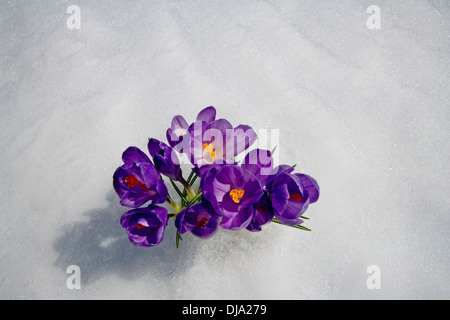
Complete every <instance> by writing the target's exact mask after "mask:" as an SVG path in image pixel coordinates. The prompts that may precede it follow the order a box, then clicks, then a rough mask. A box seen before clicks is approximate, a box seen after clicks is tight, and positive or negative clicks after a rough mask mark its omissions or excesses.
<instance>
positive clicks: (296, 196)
mask: <svg viewBox="0 0 450 320" xmlns="http://www.w3.org/2000/svg"><path fill="white" fill-rule="evenodd" d="M289 199H292V200H295V201H298V202H302V196H301V195H300V193H294V194H292V195H291V196H290V197H289Z"/></svg>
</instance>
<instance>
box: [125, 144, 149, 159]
mask: <svg viewBox="0 0 450 320" xmlns="http://www.w3.org/2000/svg"><path fill="white" fill-rule="evenodd" d="M122 160H123V162H124V163H133V162H150V159H149V157H148V156H147V155H146V154H145V153H144V152H142V151H141V150H140V149H139V148H137V147H128V148H127V149H126V150H125V151H124V152H123V154H122Z"/></svg>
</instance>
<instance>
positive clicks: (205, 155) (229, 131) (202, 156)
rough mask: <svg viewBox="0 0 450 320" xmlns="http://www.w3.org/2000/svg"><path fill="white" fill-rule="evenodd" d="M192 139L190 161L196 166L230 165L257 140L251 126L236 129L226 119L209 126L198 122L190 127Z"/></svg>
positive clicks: (215, 121) (240, 126) (211, 123)
mask: <svg viewBox="0 0 450 320" xmlns="http://www.w3.org/2000/svg"><path fill="white" fill-rule="evenodd" d="M189 134H190V137H191V143H190V161H191V162H192V164H193V165H194V166H197V167H201V166H203V165H210V164H214V163H216V164H224V163H228V162H230V161H231V159H233V158H234V157H236V156H237V155H239V154H240V153H242V152H243V151H244V150H246V149H247V148H249V147H250V146H251V145H252V144H253V143H254V142H255V141H256V138H257V135H256V132H255V131H254V130H253V129H252V128H251V127H249V126H246V125H239V126H237V127H235V128H233V126H232V125H231V123H230V122H229V121H228V120H226V119H218V120H214V121H212V122H210V123H209V124H207V123H206V122H204V121H196V122H194V123H193V124H191V125H190V127H189Z"/></svg>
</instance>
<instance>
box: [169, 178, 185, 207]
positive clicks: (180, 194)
mask: <svg viewBox="0 0 450 320" xmlns="http://www.w3.org/2000/svg"><path fill="white" fill-rule="evenodd" d="M169 180H170V183H171V184H172V186H173V188H174V189H175V191H176V192H177V193H178V195H179V196H180V198H181V201H184V202H185V203H187V202H189V201H188V200H187V199H186V198H185V196H183V193H182V192H181V190H180V189H179V188H178V187H177V185H176V184H175V182H174V181H173V180H172V179H169ZM188 195H189V194H188Z"/></svg>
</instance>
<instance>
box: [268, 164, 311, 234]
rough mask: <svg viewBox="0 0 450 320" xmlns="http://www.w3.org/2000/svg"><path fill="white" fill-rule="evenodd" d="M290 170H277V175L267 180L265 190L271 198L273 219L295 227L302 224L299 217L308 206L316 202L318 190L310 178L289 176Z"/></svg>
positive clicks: (287, 168) (285, 167)
mask: <svg viewBox="0 0 450 320" xmlns="http://www.w3.org/2000/svg"><path fill="white" fill-rule="evenodd" d="M291 168H292V167H291ZM291 168H289V167H288V166H284V167H281V168H277V169H276V170H278V173H276V174H275V175H273V176H271V177H270V178H269V179H268V182H267V186H266V189H267V192H268V193H269V195H270V197H271V201H272V206H273V209H274V213H275V218H276V219H277V220H278V221H280V222H281V223H283V224H286V225H290V226H295V225H299V224H301V223H302V222H303V220H302V219H301V218H300V217H301V216H302V215H303V213H304V212H305V211H306V209H308V206H309V204H311V203H314V202H316V201H317V200H318V198H319V190H320V189H319V185H318V184H317V182H316V180H314V179H313V178H312V177H310V176H308V175H306V174H300V173H295V174H291V173H290V172H292V171H293V168H292V170H291Z"/></svg>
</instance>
